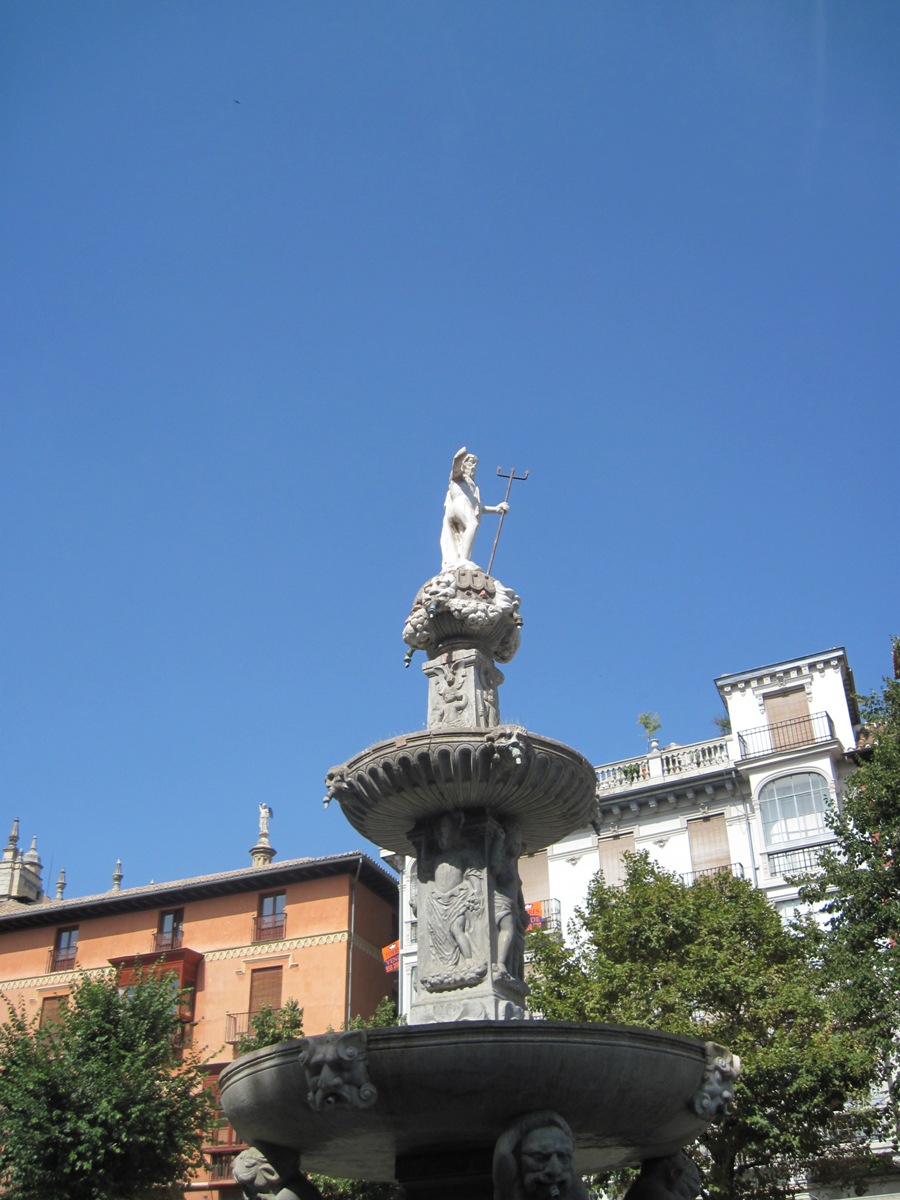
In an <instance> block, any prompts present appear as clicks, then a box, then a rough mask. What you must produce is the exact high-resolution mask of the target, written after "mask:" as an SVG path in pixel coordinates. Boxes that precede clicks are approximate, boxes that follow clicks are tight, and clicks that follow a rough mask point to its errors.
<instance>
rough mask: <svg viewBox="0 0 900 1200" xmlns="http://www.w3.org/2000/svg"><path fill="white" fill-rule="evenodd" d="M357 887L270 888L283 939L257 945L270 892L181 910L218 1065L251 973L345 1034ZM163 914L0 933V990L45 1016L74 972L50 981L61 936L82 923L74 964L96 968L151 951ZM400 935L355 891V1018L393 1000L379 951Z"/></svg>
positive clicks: (335, 879)
mask: <svg viewBox="0 0 900 1200" xmlns="http://www.w3.org/2000/svg"><path fill="white" fill-rule="evenodd" d="M351 885H352V877H351V876H350V875H337V876H331V877H326V878H322V879H313V880H305V881H299V882H295V883H288V884H286V885H285V886H284V887H283V888H281V887H275V888H272V889H271V890H272V891H281V890H283V891H284V892H285V894H286V896H285V915H286V924H285V935H284V939H282V940H279V941H273V942H262V943H255V944H254V943H253V942H252V936H253V918H254V917H255V916H256V914H257V911H258V904H259V897H260V895H262V894H265V892H266V891H267V890H268V889H259V890H255V891H251V892H244V893H239V894H236V895H225V896H216V897H210V898H208V899H202V900H189V901H186V902H185V903H184V905H183V907H184V934H183V945H184V946H185V947H188V948H190V949H192V950H196V951H198V952H200V953H201V954H203V955H204V960H203V962H202V963H201V965H200V969H199V974H198V978H197V989H196V993H195V1007H194V1018H195V1020H196V1021H197V1026H196V1029H195V1032H194V1038H195V1042H196V1044H198V1045H200V1046H202V1047H204V1048H205V1052H206V1053H207V1054H211V1055H212V1056H213V1058H214V1060H216V1061H228V1060H230V1058H231V1057H232V1048H231V1047H230V1046H228V1045H226V1043H225V1036H226V1016H227V1014H228V1013H245V1012H247V1011H248V1009H249V1005H250V980H251V973H252V971H253V970H254V969H257V968H260V967H268V966H281V967H282V969H283V974H282V980H283V990H282V1000H283V1001H284V1000H287V999H288V998H289V997H294V998H296V999H297V1001H298V1002H299V1004H300V1006H301V1007H302V1008H303V1010H304V1029H305V1032H307V1033H321V1032H322V1031H324V1030H325V1029H328V1028H340V1026H341V1024H342V1023H343V1022H344V1020H345V1018H346V989H347V983H348V945H349V942H348V937H349V928H350V895H351ZM168 907H175V906H174V905H172V906H168ZM162 911H164V909H163V907H162V906H160V907H156V906H154V907H150V908H147V909H146V910H144V911H141V912H131V913H118V914H114V915H110V916H102V917H94V918H90V919H82V920H79V919H78V918H77V916H76V915H75V914H71V916H67V914H65V913H60V914H59V915H60V918H61V920H60V921H59V923H58V924H56V923H54V924H47V925H44V926H41V927H39V928H34V929H28V930H19V931H12V932H10V933H2V928H0V992H3V993H4V994H6V995H7V996H8V997H9V998H10V999H12V1000H13V1001H14V1002H18V1001H22V1002H24V1004H25V1007H26V1011H27V1012H28V1013H29V1014H35V1013H38V1012H39V1011H40V1005H41V1001H42V999H43V998H44V997H46V996H52V995H58V994H59V993H60V992H64V991H67V990H69V988H70V987H71V982H72V976H71V974H65V973H57V974H47V965H48V955H49V951H50V948H51V947H52V946H53V944H54V940H55V936H56V931H57V929H59V928H64V927H66V926H67V925H75V924H77V925H78V927H79V937H78V956H77V964H76V965H77V967H78V968H82V969H86V970H91V969H95V968H100V967H104V966H106V965H107V964H108V962H109V959H110V958H111V957H114V956H124V955H129V954H146V953H148V952H149V951H150V950H151V948H152V944H153V934H154V933H155V932H156V929H157V927H158V921H159V915H160V913H161V912H162ZM395 933H396V924H395V917H394V914H393V912H392V910H391V907H390V906H389V905H388V904H387V903H386V902H385V901H384V900H382V899H380V898H379V897H378V896H376V895H375V894H374V893H372V892H371V891H370V890H369V889H368V888H367V887H365V885H364V884H361V883H357V884H356V910H355V935H356V939H358V940H357V948H356V950H355V952H354V955H353V972H352V996H351V1015H356V1014H357V1013H361V1014H363V1015H365V1016H368V1015H370V1014H371V1012H372V1011H373V1009H374V1008H375V1006H376V1004H377V1003H378V1001H379V1000H380V999H381V997H383V996H384V995H387V994H389V993H390V992H391V990H392V983H393V981H392V979H391V977H389V976H387V975H386V974H385V972H384V969H383V964H382V962H381V957H380V950H381V947H382V946H383V945H386V944H387V943H388V942H389V941H391V940H392V939H393V937H394V936H395ZM296 939H303V941H302V943H301V945H299V946H296V945H295V946H291V945H290V943H291V942H292V941H294V940H296ZM306 939H308V941H307V940H306ZM360 943H366V944H367V945H361V944H360ZM0 1017H2V1013H0Z"/></svg>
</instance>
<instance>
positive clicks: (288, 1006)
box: [235, 997, 303, 1054]
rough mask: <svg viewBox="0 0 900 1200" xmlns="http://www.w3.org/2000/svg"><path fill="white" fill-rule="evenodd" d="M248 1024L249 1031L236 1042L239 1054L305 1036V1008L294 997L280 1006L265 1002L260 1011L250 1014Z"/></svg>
mask: <svg viewBox="0 0 900 1200" xmlns="http://www.w3.org/2000/svg"><path fill="white" fill-rule="evenodd" d="M248 1024H249V1029H248V1031H247V1032H246V1033H245V1034H244V1035H243V1037H241V1038H238V1040H237V1042H236V1043H235V1050H236V1051H237V1053H238V1054H247V1053H248V1052H249V1051H250V1050H259V1049H261V1048H262V1047H263V1046H275V1045H277V1044H278V1043H279V1042H286V1041H287V1040H288V1039H289V1038H299V1037H303V1009H302V1008H301V1007H300V1005H299V1004H298V1003H297V1001H296V1000H295V999H294V998H293V997H291V999H290V1000H288V1001H286V1002H285V1003H284V1004H282V1006H281V1007H280V1008H273V1007H272V1005H271V1004H264V1005H263V1006H262V1008H261V1009H259V1011H258V1012H255V1013H251V1014H250V1020H249V1022H248Z"/></svg>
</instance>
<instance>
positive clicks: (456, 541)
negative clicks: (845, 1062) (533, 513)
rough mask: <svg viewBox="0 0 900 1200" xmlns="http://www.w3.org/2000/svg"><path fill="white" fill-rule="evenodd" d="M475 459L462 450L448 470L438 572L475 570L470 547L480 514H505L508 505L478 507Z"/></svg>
mask: <svg viewBox="0 0 900 1200" xmlns="http://www.w3.org/2000/svg"><path fill="white" fill-rule="evenodd" d="M477 466H478V459H477V458H476V457H475V455H474V454H467V453H466V448H465V446H463V448H462V449H461V450H457V452H456V454H455V455H454V458H453V467H452V468H451V470H450V483H449V485H448V487H447V498H446V500H445V501H444V523H443V526H442V528H441V570H442V571H446V570H447V569H448V568H452V567H459V566H470V567H472V566H475V565H476V564H475V563H473V562H472V546H473V544H474V542H475V534H476V533H477V532H478V525H479V523H480V521H481V514H482V513H507V512H509V505H508V504H507V503H506V502H505V501H504V502H503V503H502V504H492V505H487V504H482V503H481V493H480V492H479V490H478V485H477V484H476V482H475V469H476V467H477Z"/></svg>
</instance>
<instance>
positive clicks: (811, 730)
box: [738, 712, 834, 758]
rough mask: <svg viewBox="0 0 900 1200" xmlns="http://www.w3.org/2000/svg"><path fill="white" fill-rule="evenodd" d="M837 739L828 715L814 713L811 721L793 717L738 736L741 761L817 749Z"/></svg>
mask: <svg viewBox="0 0 900 1200" xmlns="http://www.w3.org/2000/svg"><path fill="white" fill-rule="evenodd" d="M833 738H834V724H833V723H832V720H831V717H829V715H828V713H827V712H820V713H811V714H810V715H809V716H808V717H791V719H790V720H788V721H775V722H774V723H773V724H771V725H758V726H757V727H756V728H755V729H745V730H744V731H743V733H739V734H738V744H739V746H740V751H741V758H758V757H759V756H760V755H762V754H776V753H777V752H778V751H779V750H794V749H797V748H798V747H800V746H814V745H815V744H816V743H818V742H830V741H832V740H833Z"/></svg>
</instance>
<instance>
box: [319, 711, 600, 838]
mask: <svg viewBox="0 0 900 1200" xmlns="http://www.w3.org/2000/svg"><path fill="white" fill-rule="evenodd" d="M326 784H327V786H328V791H329V797H330V798H333V799H336V800H337V801H338V802H339V803H340V806H341V808H342V810H343V812H344V816H345V817H346V818H347V820H348V821H349V822H350V824H351V825H352V826H353V828H354V829H356V830H357V831H358V832H359V833H361V834H362V835H363V836H364V837H366V838H368V839H369V841H371V842H374V843H375V844H376V845H378V846H384V847H386V848H387V849H389V850H393V851H395V852H397V853H400V854H410V855H415V853H416V851H415V847H414V846H413V844H412V842H411V841H410V840H409V836H408V834H409V831H410V829H411V828H412V826H413V825H414V824H415V823H416V821H419V820H421V819H422V818H424V817H431V816H439V815H441V814H442V813H448V812H450V813H452V812H455V811H458V810H460V809H464V810H465V809H484V810H487V811H488V812H490V813H491V815H492V816H495V817H500V818H505V819H514V820H516V821H518V823H519V827H520V834H521V839H522V844H523V848H524V852H525V853H531V852H533V851H535V850H542V849H543V848H544V847H545V846H549V845H552V843H554V842H557V841H559V840H560V839H561V838H563V837H565V836H566V835H567V834H569V833H571V831H572V830H573V829H579V828H582V827H583V826H585V825H586V824H587V823H588V819H589V817H590V813H591V807H592V805H593V802H594V796H595V791H596V778H595V775H594V768H593V767H592V766H591V764H590V763H589V762H588V761H587V759H586V758H584V757H583V756H582V755H581V754H579V753H578V751H577V750H573V749H572V747H571V746H566V745H564V744H563V743H562V742H555V741H553V739H552V738H547V737H542V736H540V735H539V734H536V733H531V732H529V731H527V730H524V729H520V728H519V727H518V726H515V725H500V726H497V727H495V728H493V729H444V730H440V731H438V730H434V731H432V730H423V731H421V732H418V733H409V734H404V735H403V736H401V737H396V738H392V739H391V740H390V741H387V742H377V743H376V744H375V745H374V746H369V747H368V748H367V749H365V750H363V751H362V753H360V754H357V755H356V756H355V758H351V759H350V760H349V761H348V762H346V763H344V764H343V765H342V766H340V767H335V768H333V770H331V771H329V773H328V775H327V777H326Z"/></svg>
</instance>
